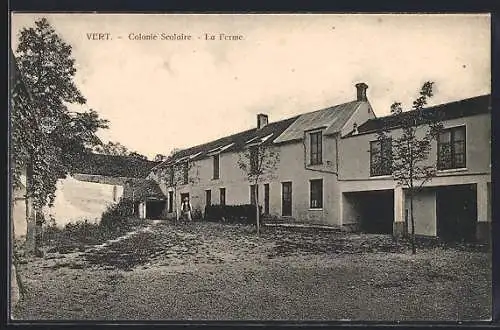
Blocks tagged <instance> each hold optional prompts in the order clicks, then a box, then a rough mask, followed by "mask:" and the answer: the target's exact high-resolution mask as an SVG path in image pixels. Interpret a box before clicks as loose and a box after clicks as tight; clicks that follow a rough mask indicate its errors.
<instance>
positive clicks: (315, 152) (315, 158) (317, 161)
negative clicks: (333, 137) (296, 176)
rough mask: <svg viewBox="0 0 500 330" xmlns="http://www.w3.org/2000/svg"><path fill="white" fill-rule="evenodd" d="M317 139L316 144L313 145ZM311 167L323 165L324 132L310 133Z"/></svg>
mask: <svg viewBox="0 0 500 330" xmlns="http://www.w3.org/2000/svg"><path fill="white" fill-rule="evenodd" d="M313 137H315V139H316V140H315V141H314V142H315V143H313V140H314V139H313ZM309 149H310V150H309V165H322V164H323V132H322V131H315V132H310V133H309Z"/></svg>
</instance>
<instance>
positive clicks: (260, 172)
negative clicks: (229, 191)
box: [238, 144, 280, 235]
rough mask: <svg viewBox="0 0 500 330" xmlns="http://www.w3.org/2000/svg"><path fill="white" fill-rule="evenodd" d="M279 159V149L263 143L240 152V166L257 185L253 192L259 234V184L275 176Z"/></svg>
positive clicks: (251, 181)
mask: <svg viewBox="0 0 500 330" xmlns="http://www.w3.org/2000/svg"><path fill="white" fill-rule="evenodd" d="M279 160H280V158H279V152H278V151H277V149H276V148H274V147H272V146H269V145H263V144H258V145H253V146H250V147H249V148H246V149H245V150H244V151H243V152H241V153H240V154H239V159H238V167H239V168H240V169H241V170H242V171H243V172H244V173H245V175H246V176H247V178H248V181H249V182H250V183H251V184H253V185H255V186H256V189H254V191H253V194H254V201H255V212H256V225H257V235H258V234H260V212H257V206H258V205H259V194H258V184H259V182H261V181H262V180H269V179H271V178H273V177H274V176H275V171H276V169H277V167H278V163H279Z"/></svg>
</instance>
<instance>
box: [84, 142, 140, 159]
mask: <svg viewBox="0 0 500 330" xmlns="http://www.w3.org/2000/svg"><path fill="white" fill-rule="evenodd" d="M94 151H95V152H97V153H100V154H103V155H112V156H130V157H135V158H139V159H144V160H147V159H148V158H147V157H146V156H144V155H141V154H139V153H138V152H136V151H130V150H128V149H127V147H125V146H124V145H123V144H121V143H120V142H113V141H108V143H106V144H101V145H98V146H96V147H95V148H94Z"/></svg>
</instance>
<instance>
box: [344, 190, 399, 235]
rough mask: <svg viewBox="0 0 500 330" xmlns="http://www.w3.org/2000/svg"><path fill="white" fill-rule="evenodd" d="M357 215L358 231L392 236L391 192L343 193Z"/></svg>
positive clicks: (392, 198) (392, 205)
mask: <svg viewBox="0 0 500 330" xmlns="http://www.w3.org/2000/svg"><path fill="white" fill-rule="evenodd" d="M344 196H345V197H346V199H348V200H349V204H351V205H352V207H353V209H354V211H355V213H356V214H357V222H358V225H359V230H360V231H362V232H365V233H372V234H392V225H393V222H394V192H393V190H379V191H366V192H365V191H363V192H355V193H344Z"/></svg>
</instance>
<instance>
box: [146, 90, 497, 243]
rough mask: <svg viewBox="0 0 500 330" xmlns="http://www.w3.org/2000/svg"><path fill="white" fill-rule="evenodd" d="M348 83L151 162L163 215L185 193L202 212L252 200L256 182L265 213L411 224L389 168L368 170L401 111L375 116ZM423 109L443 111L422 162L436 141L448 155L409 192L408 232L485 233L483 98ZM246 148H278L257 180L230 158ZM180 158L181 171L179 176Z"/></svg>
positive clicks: (486, 100) (357, 225)
mask: <svg viewBox="0 0 500 330" xmlns="http://www.w3.org/2000/svg"><path fill="white" fill-rule="evenodd" d="M355 87H356V98H355V99H354V100H353V101H351V102H347V103H344V104H339V105H335V106H332V107H329V108H326V109H322V110H318V111H313V112H309V113H304V114H301V115H298V116H295V117H292V118H289V119H285V120H281V121H277V122H268V116H267V115H265V114H258V115H257V125H256V127H255V128H253V129H250V130H247V131H244V132H241V133H237V134H234V135H231V136H227V137H224V138H221V139H218V140H215V141H212V142H209V143H205V144H202V145H198V146H195V147H192V148H188V149H185V150H181V151H179V152H178V153H176V154H175V155H173V156H172V157H170V158H169V159H167V160H166V161H164V162H163V163H161V164H159V165H158V166H155V167H154V168H153V169H152V171H151V173H150V174H149V176H148V178H149V179H151V180H154V181H155V182H157V183H158V186H159V188H160V189H161V191H162V192H163V194H164V195H165V196H166V199H165V202H164V203H165V205H164V208H165V213H166V215H167V216H168V217H173V216H175V214H176V213H175V212H176V209H177V208H178V205H179V201H180V200H181V199H184V197H189V198H190V200H191V203H192V205H193V208H194V209H195V210H197V211H198V212H201V213H202V212H203V210H204V208H205V206H206V205H210V204H233V205H234V204H248V203H251V202H252V200H253V198H252V196H253V195H254V194H253V192H254V191H255V190H256V192H257V194H258V196H261V197H259V204H260V206H261V207H262V210H263V213H264V216H265V218H268V219H269V218H273V219H274V220H273V221H285V222H301V223H310V224H323V225H330V226H335V227H338V228H341V229H344V230H363V231H368V232H381V233H394V234H400V233H401V232H402V231H403V230H410V228H409V227H408V226H404V225H403V224H404V223H405V218H406V219H407V217H408V212H409V211H408V210H409V206H408V201H407V199H405V194H406V191H405V190H404V189H403V188H402V187H401V186H398V184H397V182H396V181H395V180H394V179H393V178H392V176H391V174H390V173H388V172H387V173H386V172H384V171H383V170H382V171H381V172H380V171H378V172H377V171H374V170H373V169H374V168H375V166H374V163H373V162H374V159H375V158H374V157H373V155H374V154H375V153H377V152H381V148H380V146H378V145H377V142H376V141H375V140H376V130H377V128H378V127H380V125H382V124H384V125H385V126H387V127H390V128H391V129H392V130H394V131H395V132H396V133H397V130H398V120H400V118H402V116H404V115H405V114H404V113H403V114H400V115H393V116H387V117H380V118H377V117H376V116H375V113H374V112H373V109H372V107H371V105H370V103H369V101H368V99H367V95H366V91H367V88H368V86H367V85H366V84H364V83H359V84H356V86H355ZM426 111H439V112H442V113H443V123H444V127H445V130H444V131H443V133H442V134H441V136H440V137H439V141H438V142H434V145H433V149H432V150H431V156H430V158H431V159H430V161H433V160H436V159H437V157H438V152H437V151H438V150H442V149H444V148H449V149H450V150H451V151H450V152H451V154H450V155H451V157H447V159H446V160H444V159H437V160H438V168H439V171H438V175H437V177H435V178H433V179H432V180H431V181H430V182H428V183H427V184H426V185H425V188H424V189H423V190H422V191H421V192H419V194H418V195H417V196H416V197H415V209H416V212H415V219H416V225H415V229H416V233H417V234H419V235H425V236H440V237H445V238H447V237H450V238H458V239H473V238H476V237H477V238H480V239H487V238H488V235H489V224H490V223H491V212H490V208H491V205H490V204H491V197H490V196H491V165H490V164H491V158H490V118H491V114H490V112H491V107H490V97H489V95H484V96H479V97H475V98H471V99H466V100H462V101H458V102H452V103H448V104H442V105H439V106H435V107H431V108H428V109H426ZM253 147H260V148H272V149H273V150H275V152H276V154H277V155H278V156H279V157H278V162H277V164H278V165H277V166H276V168H275V170H274V171H273V173H272V174H269V175H266V176H264V177H262V180H261V182H260V183H259V184H257V185H253V184H251V182H250V181H249V180H248V177H247V175H246V173H245V172H244V171H242V170H241V169H240V168H239V167H238V165H237V164H238V162H239V161H241V154H242V153H243V152H244V151H245V150H247V149H251V148H253ZM179 165H182V166H180V168H182V173H181V175H180V178H181V179H180V180H177V179H176V178H177V176H176V173H175V168H179ZM377 168H378V167H377ZM143 216H146V217H147V212H146V214H143ZM406 223H407V222H406Z"/></svg>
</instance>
